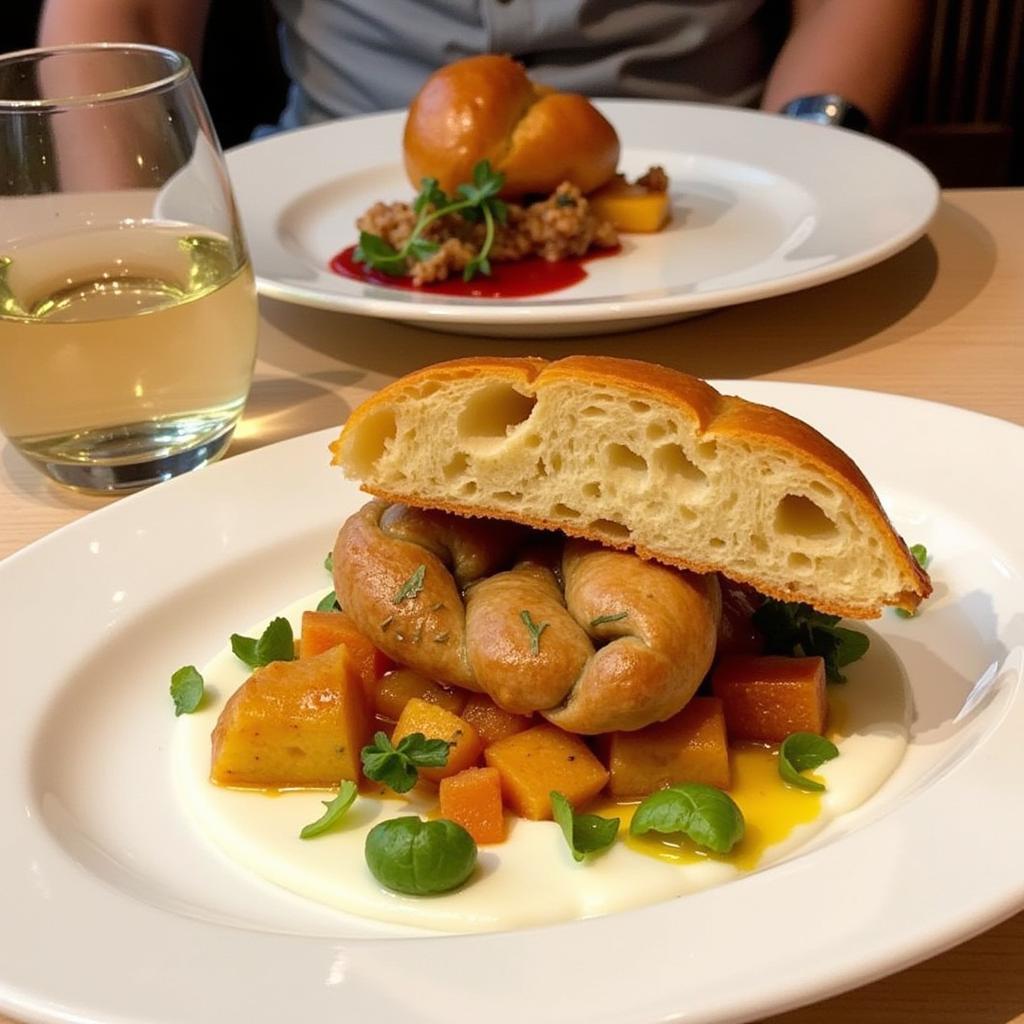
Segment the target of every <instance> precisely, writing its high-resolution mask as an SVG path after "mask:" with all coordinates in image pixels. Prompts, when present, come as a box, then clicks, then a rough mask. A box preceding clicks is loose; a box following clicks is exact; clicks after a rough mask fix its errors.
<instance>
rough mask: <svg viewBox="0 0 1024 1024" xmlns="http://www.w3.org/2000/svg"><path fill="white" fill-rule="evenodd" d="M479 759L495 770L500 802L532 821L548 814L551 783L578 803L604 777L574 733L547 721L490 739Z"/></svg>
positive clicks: (591, 793)
mask: <svg viewBox="0 0 1024 1024" xmlns="http://www.w3.org/2000/svg"><path fill="white" fill-rule="evenodd" d="M484 760H485V761H486V762H487V764H488V765H489V766H490V767H492V768H497V769H498V772H499V773H500V775H501V792H502V795H503V797H504V799H505V803H506V804H508V806H510V807H512V808H513V809H514V810H515V811H516V812H517V813H518V814H520V815H521V816H522V817H524V818H530V819H532V820H534V821H538V820H541V819H544V818H550V817H551V791H552V790H553V789H554V790H558V792H560V793H562V794H563V795H564V796H565V797H566V799H567V800H568V801H569V803H571V804H572V805H573V806H574V807H578V806H579V805H580V804H583V803H585V802H586V801H587V800H589V799H590V798H591V797H594V796H596V795H597V794H598V793H600V792H601V790H602V789H604V786H605V783H606V782H607V781H608V772H607V771H605V767H604V765H603V764H601V762H600V761H599V760H598V759H597V758H596V757H595V756H594V755H593V753H591V751H590V748H589V747H588V746H587V745H586V743H584V742H583V740H582V739H580V737H579V736H576V735H574V734H573V733H568V732H563V731H562V730H561V729H559V728H557V727H555V726H553V725H549V724H544V725H535V726H534V727H533V728H532V729H527V730H525V731H524V732H518V733H516V734H515V735H514V736H508V737H506V738H505V739H503V740H498V742H497V743H492V744H491V745H490V746H489V747H488V748H487V750H486V751H484Z"/></svg>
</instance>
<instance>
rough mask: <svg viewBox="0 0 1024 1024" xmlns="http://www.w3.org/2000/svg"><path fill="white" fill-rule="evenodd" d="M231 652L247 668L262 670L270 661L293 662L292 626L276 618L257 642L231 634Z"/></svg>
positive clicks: (285, 620)
mask: <svg viewBox="0 0 1024 1024" xmlns="http://www.w3.org/2000/svg"><path fill="white" fill-rule="evenodd" d="M231 650H232V651H233V652H234V654H235V657H237V658H238V659H239V660H241V661H244V662H245V664H246V665H248V666H249V668H262V667H263V666H264V665H269V664H270V663H271V662H272V661H294V660H295V636H294V634H293V633H292V624H291V623H290V622H289V621H288V620H287V619H283V618H281V617H280V616H278V618H276V619H274V620H273V621H272V622H271V623H270V625H269V626H267V628H266V629H265V630H263V632H262V633H261V634H260V638H259V639H258V640H255V639H253V638H252V637H251V636H241V635H240V634H239V633H232V634H231Z"/></svg>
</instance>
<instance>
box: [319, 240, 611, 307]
mask: <svg viewBox="0 0 1024 1024" xmlns="http://www.w3.org/2000/svg"><path fill="white" fill-rule="evenodd" d="M355 251H356V247H355V246H354V245H350V246H349V247H348V248H347V249H342V250H341V252H339V253H338V254H337V255H336V256H335V257H334V258H333V259H332V260H331V262H330V267H331V270H333V271H334V273H336V274H339V275H340V276H341V277H348V278H351V279H352V280H354V281H362V282H363V283H364V284H377V285H381V286H382V287H385V288H401V289H402V290H404V291H411V292H418V293H419V294H422V295H452V296H457V297H459V298H465V299H523V298H528V297H530V296H533V295H547V294H549V293H550V292H558V291H561V290H562V289H563V288H568V287H570V286H571V285H574V284H578V283H579V282H580V281H582V280H583V279H584V278H585V277H586V276H587V271H586V269H585V268H584V266H583V265H584V264H585V263H588V262H589V261H590V260H595V259H603V258H605V257H606V256H615V255H617V254H618V253H620V252H621V251H622V247H621V246H615V247H614V248H611V249H598V250H595V251H593V252H588V253H587V254H586V255H585V256H580V257H578V258H577V259H573V260H555V261H554V262H552V261H550V260H545V259H541V258H539V257H532V258H530V259H526V260H517V261H514V262H511V263H493V264H491V273H490V275H488V276H484V275H480V274H478V275H477V276H476V277H474V278H473V279H472V280H471V281H463V280H462V278H461V277H456V278H450V279H448V280H447V281H438V282H436V283H434V284H427V285H415V284H413V283H412V278H411V277H394V276H392V275H391V274H385V273H383V272H382V271H380V270H373V269H371V268H369V267H367V266H365V265H364V264H362V263H357V262H356V260H355V259H354V258H353V257H354V254H355Z"/></svg>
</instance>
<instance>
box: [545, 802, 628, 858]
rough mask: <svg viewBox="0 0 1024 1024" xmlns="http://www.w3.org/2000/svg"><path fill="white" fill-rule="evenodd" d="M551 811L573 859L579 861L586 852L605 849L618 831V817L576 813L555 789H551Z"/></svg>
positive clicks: (613, 840) (597, 851)
mask: <svg viewBox="0 0 1024 1024" xmlns="http://www.w3.org/2000/svg"><path fill="white" fill-rule="evenodd" d="M551 812H552V815H553V816H554V819H555V821H556V822H557V823H558V825H559V827H560V828H561V829H562V835H564V836H565V841H566V842H567V843H568V844H569V850H570V852H571V853H572V856H573V860H575V861H581V860H583V858H584V857H585V856H586V855H587V854H588V853H599V852H600V851H601V850H607V849H608V847H609V846H611V845H612V843H614V842H615V837H616V836H617V835H618V833H619V819H618V818H602V817H601V816H600V815H599V814H576V813H575V812H574V811H573V809H572V804H571V803H569V801H568V799H567V798H566V797H565V796H564V795H563V794H561V793H559V792H558V791H557V790H552V791H551Z"/></svg>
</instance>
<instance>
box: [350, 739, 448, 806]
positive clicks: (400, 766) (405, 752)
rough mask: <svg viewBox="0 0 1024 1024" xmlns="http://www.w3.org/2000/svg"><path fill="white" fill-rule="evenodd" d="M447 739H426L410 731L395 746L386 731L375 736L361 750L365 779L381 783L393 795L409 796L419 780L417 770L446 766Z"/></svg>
mask: <svg viewBox="0 0 1024 1024" xmlns="http://www.w3.org/2000/svg"><path fill="white" fill-rule="evenodd" d="M450 746H451V744H450V743H449V742H448V741H447V740H428V739H427V738H426V736H424V735H423V733H421V732H411V733H409V735H408V736H403V737H402V738H401V739H400V740H399V741H398V746H397V747H396V746H395V745H394V744H392V742H391V740H389V739H388V735H387V733H385V732H378V733H374V736H373V743H371V744H370V745H369V746H367V747H363V749H362V753H361V755H360V756H361V757H362V761H363V771H364V772H365V773H366V777H367V778H368V779H373V781H374V782H383V783H384V785H385V786H388V787H390V788H391V789H393V790H394V791H395V792H396V793H408V792H409V790H410V789H412V787H413V786H415V785H416V780H417V779H418V778H419V771H418V770H417V769H419V768H443V767H444V766H445V765H446V764H447V763H448V748H449V747H450Z"/></svg>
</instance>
